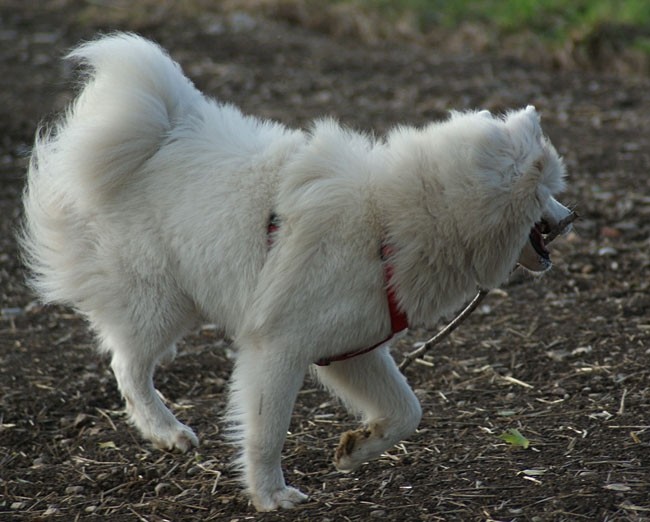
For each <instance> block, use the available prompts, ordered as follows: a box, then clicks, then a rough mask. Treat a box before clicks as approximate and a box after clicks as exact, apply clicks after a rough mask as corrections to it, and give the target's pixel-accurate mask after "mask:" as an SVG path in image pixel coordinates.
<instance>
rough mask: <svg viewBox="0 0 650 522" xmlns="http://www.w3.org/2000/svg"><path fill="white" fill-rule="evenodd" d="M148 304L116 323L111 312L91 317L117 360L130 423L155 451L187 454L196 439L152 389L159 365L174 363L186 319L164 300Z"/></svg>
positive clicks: (142, 302) (115, 369)
mask: <svg viewBox="0 0 650 522" xmlns="http://www.w3.org/2000/svg"><path fill="white" fill-rule="evenodd" d="M145 301H148V300H147V299H146V297H144V296H143V297H142V299H141V300H140V301H139V302H138V303H137V304H134V305H133V307H132V308H133V309H130V308H129V306H126V307H125V308H124V310H123V313H121V314H120V316H119V317H117V318H116V317H115V316H113V317H110V319H109V320H107V319H108V317H107V314H106V310H104V311H103V314H102V315H101V317H100V315H99V314H97V313H95V314H89V316H90V319H91V322H92V323H93V325H94V326H95V328H96V329H97V330H98V333H99V336H100V338H101V340H102V347H103V349H105V350H106V351H108V352H110V353H111V355H112V359H111V367H112V369H113V373H114V374H115V378H116V380H117V385H118V388H119V389H120V392H121V393H122V396H123V397H124V400H125V401H126V411H127V413H128V415H129V418H130V420H131V422H132V423H133V424H134V425H135V426H136V427H137V428H138V429H139V430H140V432H141V434H142V436H143V437H144V438H146V439H148V440H150V441H151V442H152V443H153V444H154V446H156V447H158V448H161V449H170V450H172V449H178V450H181V451H187V450H188V449H190V448H191V447H192V446H196V445H198V439H197V437H196V435H195V434H194V432H193V431H192V430H191V429H190V428H188V427H187V426H185V425H184V424H182V423H181V422H179V421H178V420H177V419H176V417H175V416H174V415H173V414H172V413H171V412H170V411H169V409H167V407H166V406H165V405H164V404H163V401H162V400H161V398H160V396H159V395H158V392H157V391H156V389H155V388H154V384H153V375H154V370H155V367H156V365H157V364H158V363H159V362H161V361H165V360H169V359H171V358H173V355H174V348H175V341H176V340H177V339H178V338H179V337H180V336H181V334H182V333H183V329H182V328H181V324H182V322H183V319H187V315H184V314H178V313H171V312H170V309H171V307H165V305H164V304H163V303H161V300H158V301H157V302H155V303H154V302H145ZM161 310H165V311H166V317H162V316H161V314H162V312H161ZM129 312H130V313H129ZM116 319H118V320H116Z"/></svg>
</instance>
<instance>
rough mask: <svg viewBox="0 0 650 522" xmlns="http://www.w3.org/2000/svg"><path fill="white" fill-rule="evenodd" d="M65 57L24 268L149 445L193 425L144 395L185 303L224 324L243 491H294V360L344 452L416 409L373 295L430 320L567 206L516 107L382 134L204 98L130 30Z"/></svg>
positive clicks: (187, 309)
mask: <svg viewBox="0 0 650 522" xmlns="http://www.w3.org/2000/svg"><path fill="white" fill-rule="evenodd" d="M69 57H70V58H72V59H74V60H77V61H79V62H81V63H82V64H83V65H85V67H86V70H87V71H88V74H87V77H86V79H85V84H84V87H83V90H82V91H81V92H80V94H79V96H78V98H77V99H76V101H75V102H74V103H73V104H72V106H71V107H70V108H69V110H68V111H67V113H66V114H65V116H64V117H63V118H62V120H61V121H60V122H59V124H58V125H57V126H56V127H55V128H54V129H51V130H49V131H41V132H40V134H39V136H38V137H37V139H36V143H35V146H34V150H33V155H32V160H31V164H30V167H29V176H28V184H27V188H26V191H25V199H24V204H25V224H24V232H23V235H22V244H23V249H24V252H25V257H26V261H27V264H28V265H29V267H30V268H31V270H32V271H33V274H34V276H33V283H34V286H35V288H36V289H37V290H38V292H39V293H40V295H41V296H42V297H43V298H44V299H45V300H46V301H48V302H61V303H67V304H69V305H72V306H74V307H75V308H76V309H77V310H79V311H80V312H81V313H83V314H84V315H85V316H86V317H87V318H88V320H89V322H90V323H91V325H92V327H93V328H94V330H95V331H96V332H97V335H98V337H99V340H100V343H101V347H102V349H103V350H104V351H106V352H108V353H110V354H111V357H112V360H111V365H112V368H113V371H114V373H115V377H116V379H117V382H118V385H119V388H120V390H121V392H122V394H123V396H124V399H125V400H126V405H127V410H128V412H129V414H130V418H131V420H132V421H133V423H134V424H135V425H136V426H137V427H138V429H139V430H140V432H141V433H142V435H143V436H144V437H146V438H147V439H149V440H150V441H152V442H153V443H154V444H155V445H156V446H159V447H161V448H170V449H173V448H177V449H180V450H183V451H185V450H188V449H189V448H190V447H192V446H194V445H196V444H197V443H198V440H197V437H196V436H195V435H194V433H193V432H192V430H191V429H190V428H188V427H187V426H184V425H183V424H181V423H180V422H179V421H178V420H177V419H176V418H175V417H174V415H173V414H172V413H171V412H170V411H169V410H168V409H167V408H166V407H165V405H164V404H163V403H162V402H161V400H160V398H159V396H158V394H157V393H156V391H155V389H154V385H153V373H154V368H155V366H156V364H157V363H158V362H159V361H161V360H163V359H167V358H171V357H173V355H174V353H175V347H174V345H175V342H176V341H177V340H178V339H179V338H180V337H181V336H183V335H184V334H185V333H186V332H187V331H188V330H189V329H191V328H194V327H195V326H196V325H197V324H198V323H199V322H200V321H206V320H207V321H210V322H213V323H217V324H219V325H221V326H223V328H224V329H225V331H226V332H227V333H228V334H229V335H230V336H231V337H233V338H234V340H235V342H236V345H237V346H238V356H237V361H236V364H235V369H234V373H233V377H232V386H231V392H230V410H229V412H228V416H229V420H230V421H231V423H232V424H233V425H234V428H233V435H234V438H235V441H236V443H237V444H238V445H239V446H240V447H241V457H240V459H239V461H238V462H239V464H240V466H241V471H242V478H243V481H244V483H245V485H246V486H247V489H248V492H249V494H250V496H251V498H252V501H253V503H254V505H255V507H256V508H257V509H258V510H262V511H266V510H273V509H276V508H278V507H283V508H288V507H292V506H294V505H295V504H297V503H299V502H302V501H304V500H305V499H306V496H305V495H304V494H302V493H301V492H299V491H298V490H297V489H294V488H292V487H289V486H287V485H286V484H285V481H284V477H283V474H282V469H281V465H280V458H281V450H282V446H283V443H284V439H285V435H286V433H287V429H288V427H289V421H290V417H291V412H292V408H293V405H294V401H295V399H296V395H297V393H298V390H299V388H300V387H301V384H302V382H303V378H304V376H305V373H306V371H307V369H308V368H310V366H311V365H312V364H313V363H314V362H316V361H320V363H321V364H323V365H322V366H317V367H316V368H315V370H314V371H315V375H316V376H317V377H318V379H319V380H320V382H322V383H323V384H324V385H325V386H326V387H327V388H328V389H330V390H331V391H332V392H333V393H334V394H336V395H337V396H338V397H340V398H341V400H342V401H343V402H344V404H345V405H346V406H347V407H348V408H349V410H350V411H351V412H353V413H354V414H357V415H359V416H360V417H361V418H362V420H363V427H362V428H361V429H359V430H357V431H353V432H348V433H346V434H344V436H343V437H342V439H341V444H340V446H339V448H338V449H337V451H336V454H335V464H336V466H337V467H338V468H339V469H341V470H351V469H353V468H355V467H356V466H358V465H359V464H360V463H362V462H364V461H366V460H368V459H371V458H374V457H377V456H379V455H380V454H381V453H382V452H383V451H385V450H386V449H387V448H389V447H391V446H392V445H394V444H395V443H397V442H398V441H399V440H400V439H402V438H404V437H406V436H408V435H409V434H411V433H412V432H413V431H414V430H415V429H416V428H417V426H418V423H419V421H420V416H421V409H420V405H419V404H418V401H417V399H416V397H415V395H414V394H413V392H412V391H411V389H410V388H409V386H408V385H407V383H406V381H405V379H404V377H403V376H402V375H401V374H400V373H399V371H398V369H397V367H396V365H395V363H394V361H393V359H392V358H391V356H390V354H389V351H388V346H387V344H388V342H382V341H387V340H388V339H389V338H390V337H391V335H392V334H393V333H394V330H395V328H394V326H393V327H391V320H392V314H393V312H394V310H393V309H395V308H397V309H398V311H397V313H401V314H402V318H404V317H406V318H408V322H409V324H410V325H413V326H419V325H425V326H430V327H431V326H433V325H435V324H436V321H437V320H438V319H439V318H440V317H441V316H442V315H443V314H447V313H449V312H451V311H453V310H455V309H457V308H458V307H459V305H461V304H462V303H463V302H464V301H465V300H466V299H467V298H468V297H470V296H471V295H473V294H474V293H475V291H476V289H477V287H482V288H491V287H495V286H498V285H499V284H501V283H503V282H504V281H505V280H506V279H507V277H508V274H509V273H510V271H511V270H512V268H513V266H514V265H515V264H516V263H517V262H518V261H519V262H520V263H522V264H524V265H525V266H527V267H528V268H529V269H531V270H534V271H543V270H545V269H547V268H548V267H549V266H550V261H549V257H548V251H547V250H546V248H545V246H544V242H543V233H544V232H545V229H544V227H545V225H544V223H546V224H547V225H548V224H550V225H553V224H556V223H557V222H559V221H560V220H561V219H563V218H564V217H566V216H567V215H568V214H569V210H568V209H567V208H565V207H564V206H562V205H561V204H560V203H558V202H557V201H556V200H555V199H554V198H553V197H552V195H553V194H555V193H557V192H558V191H560V190H562V188H563V177H564V167H563V165H562V161H561V160H560V158H559V157H558V154H557V153H556V151H555V149H554V148H553V146H552V145H551V144H550V142H549V141H548V140H547V139H546V138H545V137H544V135H543V133H542V131H541V128H540V123H539V117H538V115H537V113H536V111H535V109H534V108H533V107H527V108H526V109H523V110H520V111H517V112H511V113H509V114H507V115H505V116H503V117H498V116H493V115H491V114H490V113H489V112H487V111H483V112H467V113H453V114H452V115H451V116H450V118H449V119H448V120H446V121H444V122H439V123H432V124H430V125H428V126H426V127H423V128H412V127H398V128H396V129H395V130H393V131H392V132H390V133H389V134H388V136H386V137H385V139H374V138H371V137H370V136H367V135H363V134H359V133H357V132H354V131H351V130H349V129H346V128H344V127H342V126H341V125H339V124H338V123H337V122H335V121H333V120H327V119H326V120H321V121H317V122H315V123H314V124H313V126H312V128H311V129H310V130H309V131H307V132H304V131H300V130H290V129H287V128H286V127H284V126H283V125H280V124H278V123H274V122H270V121H263V120H260V119H258V118H255V117H251V116H245V115H243V114H242V113H241V112H240V111H239V110H238V109H237V108H235V107H233V106H231V105H228V104H224V103H221V102H218V101H214V100H211V99H208V98H206V97H205V96H203V95H202V94H201V93H199V92H198V91H197V90H196V88H195V87H194V86H193V85H192V83H191V82H190V81H189V80H188V79H187V78H186V77H185V76H184V75H183V74H182V72H181V70H180V68H179V66H178V65H177V64H176V63H174V62H173V61H172V60H171V59H170V58H169V56H168V55H167V54H165V52H164V51H163V50H161V49H160V48H159V47H158V46H157V45H155V44H153V43H151V42H149V41H147V40H144V39H142V38H140V37H138V36H135V35H131V34H115V35H112V36H108V37H103V38H100V39H98V40H97V41H94V42H91V43H87V44H85V45H82V46H80V47H78V48H77V49H76V50H74V51H73V52H72V53H71V54H70V55H69ZM382 245H383V246H384V248H383V254H384V255H383V256H382V255H381V254H380V252H381V251H382ZM389 294H390V295H389ZM395 303H396V304H395ZM377 343H380V344H381V346H379V347H378V348H377V349H375V350H373V351H369V352H367V353H364V354H362V355H358V356H357V357H354V358H350V359H347V360H344V361H338V356H340V355H341V354H348V353H349V352H352V353H354V352H355V351H357V350H362V351H363V349H364V348H366V347H372V346H374V345H376V344H377ZM346 356H347V355H346ZM334 361H336V362H334ZM328 362H329V363H331V364H328Z"/></svg>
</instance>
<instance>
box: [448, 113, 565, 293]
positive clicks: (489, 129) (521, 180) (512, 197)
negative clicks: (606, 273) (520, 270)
mask: <svg viewBox="0 0 650 522" xmlns="http://www.w3.org/2000/svg"><path fill="white" fill-rule="evenodd" d="M453 120H458V121H457V122H456V123H458V124H459V125H462V128H463V129H464V131H465V136H466V137H467V140H466V144H467V147H468V150H470V151H471V153H470V154H469V155H470V157H471V159H470V160H469V167H470V170H473V172H471V173H469V172H468V173H467V177H465V176H462V178H464V179H461V180H459V181H462V183H463V185H464V187H463V185H458V186H460V187H463V190H466V191H467V193H468V194H471V195H472V200H471V201H470V199H469V197H468V196H465V198H464V200H465V201H466V203H465V205H467V206H466V208H464V209H462V210H461V212H463V214H462V215H461V214H460V213H457V214H456V217H457V223H460V224H461V226H462V227H463V228H464V230H465V232H464V233H465V234H467V233H468V230H469V229H470V227H471V229H472V232H471V235H472V236H473V240H472V241H471V243H470V245H471V248H470V250H471V251H472V254H471V255H472V260H471V264H472V269H473V271H474V273H475V275H476V278H477V282H478V284H479V285H480V286H484V287H488V288H489V287H493V286H497V285H499V284H501V282H503V280H504V279H506V278H507V275H508V273H509V272H510V271H511V270H512V269H513V268H514V266H515V264H517V263H518V264H520V265H521V266H523V267H524V268H526V269H528V270H530V271H532V272H544V271H546V270H548V269H549V268H550V267H551V259H550V253H549V251H548V249H547V246H546V244H545V241H544V236H545V234H547V233H548V232H550V231H551V230H554V229H556V228H557V226H558V224H559V223H560V222H561V221H562V220H564V219H565V218H567V217H568V216H569V215H570V214H571V211H570V210H569V209H568V208H567V207H565V206H564V205H562V204H561V203H559V202H558V201H557V200H556V199H555V198H554V197H553V196H554V195H556V194H558V193H559V192H561V191H562V190H563V189H564V176H565V168H564V164H563V162H562V160H561V158H560V156H559V155H558V153H557V151H556V150H555V148H554V147H553V145H552V144H551V142H550V141H549V140H548V138H547V137H546V136H545V135H544V134H543V132H542V128H541V124H540V118H539V115H538V114H537V111H536V110H535V108H534V107H532V106H528V107H526V108H525V109H522V110H519V111H514V112H510V113H508V114H506V115H505V116H503V117H496V116H494V115H492V114H490V113H489V112H487V111H483V112H479V113H469V114H468V113H464V114H455V115H453V116H452V121H453ZM459 201H460V199H459ZM470 206H471V208H473V210H475V212H468V211H467V210H468V208H470ZM479 236H480V237H479Z"/></svg>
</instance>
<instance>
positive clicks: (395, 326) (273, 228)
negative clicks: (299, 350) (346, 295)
mask: <svg viewBox="0 0 650 522" xmlns="http://www.w3.org/2000/svg"><path fill="white" fill-rule="evenodd" d="M279 227H280V223H279V219H278V217H277V216H276V215H275V214H271V217H270V218H269V223H268V226H267V244H268V246H269V248H271V247H272V246H273V240H274V238H273V234H275V232H277V230H278V228H279ZM392 252H393V250H392V248H391V247H390V246H388V245H382V246H381V259H382V261H383V266H384V283H385V284H386V299H387V300H388V311H389V313H390V335H389V336H388V337H386V338H385V339H384V340H382V341H379V342H378V343H377V344H373V345H372V346H369V347H368V348H361V349H359V350H351V351H349V352H345V353H342V354H341V355H334V356H332V357H322V358H321V359H318V360H317V361H316V362H315V363H314V364H316V365H317V366H329V365H330V364H331V363H333V362H338V361H345V360H347V359H351V358H352V357H356V356H357V355H363V354H364V353H368V352H371V351H372V350H374V349H375V348H378V347H379V346H381V345H382V344H384V343H385V342H387V341H390V339H391V338H393V337H394V336H395V335H396V334H398V333H400V332H402V331H404V330H406V329H407V328H408V326H409V324H408V317H407V316H406V314H405V313H404V312H403V311H402V310H400V308H399V306H398V304H397V296H396V295H395V287H394V286H393V284H392V279H393V271H394V269H393V265H391V264H390V263H388V261H387V260H388V258H389V257H390V255H391V254H392Z"/></svg>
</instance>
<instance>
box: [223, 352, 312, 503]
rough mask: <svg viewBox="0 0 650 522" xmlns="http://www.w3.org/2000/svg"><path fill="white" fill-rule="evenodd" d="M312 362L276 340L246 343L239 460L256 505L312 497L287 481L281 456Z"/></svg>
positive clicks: (240, 363)
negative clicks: (300, 358) (298, 358)
mask: <svg viewBox="0 0 650 522" xmlns="http://www.w3.org/2000/svg"><path fill="white" fill-rule="evenodd" d="M306 368H307V363H302V362H299V361H296V360H293V359H292V356H291V355H290V354H289V353H287V352H286V351H283V350H279V349H278V348H277V347H275V346H272V345H271V344H264V343H259V344H255V343H246V342H244V343H240V351H239V354H238V357H237V362H236V364H235V370H234V372H233V381H232V391H231V397H230V416H231V421H233V423H234V425H235V427H234V438H235V442H237V443H238V444H239V445H241V448H242V452H241V454H240V457H239V465H240V467H241V471H242V475H243V476H242V478H243V480H244V482H245V485H246V487H247V491H248V493H249V495H250V497H251V500H252V502H253V504H254V505H255V508H256V509H257V510H258V511H272V510H274V509H277V508H292V507H294V506H295V505H296V504H298V503H300V502H304V501H305V500H306V499H307V496H306V495H304V494H302V493H301V492H300V491H298V490H297V489H295V488H292V487H289V486H287V485H286V484H285V481H284V476H283V474H282V468H281V466H280V457H281V452H282V447H283V445H284V440H285V437H286V434H287V430H288V429H289V423H290V420H291V412H292V410H293V406H294V403H295V399H296V396H297V394H298V391H299V389H300V386H301V385H302V382H303V379H304V375H305V372H306Z"/></svg>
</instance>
